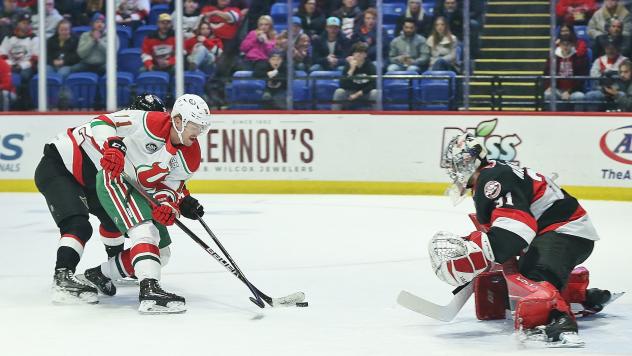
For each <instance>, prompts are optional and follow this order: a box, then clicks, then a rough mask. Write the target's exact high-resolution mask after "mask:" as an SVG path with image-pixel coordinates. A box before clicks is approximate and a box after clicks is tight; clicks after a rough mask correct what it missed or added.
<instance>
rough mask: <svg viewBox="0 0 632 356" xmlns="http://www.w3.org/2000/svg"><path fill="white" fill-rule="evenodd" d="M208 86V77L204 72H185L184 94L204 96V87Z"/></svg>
mask: <svg viewBox="0 0 632 356" xmlns="http://www.w3.org/2000/svg"><path fill="white" fill-rule="evenodd" d="M205 84H206V75H204V73H203V72H201V71H199V70H196V71H187V72H184V92H185V93H187V94H196V95H200V96H202V95H204V94H205V90H204V85H205Z"/></svg>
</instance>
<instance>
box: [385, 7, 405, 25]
mask: <svg viewBox="0 0 632 356" xmlns="http://www.w3.org/2000/svg"><path fill="white" fill-rule="evenodd" d="M382 13H383V14H384V16H383V18H382V21H383V22H384V23H385V24H395V23H397V20H398V19H399V18H400V17H401V16H402V15H403V14H404V13H406V3H403V2H398V3H389V4H382Z"/></svg>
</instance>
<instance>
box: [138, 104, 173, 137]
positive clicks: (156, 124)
mask: <svg viewBox="0 0 632 356" xmlns="http://www.w3.org/2000/svg"><path fill="white" fill-rule="evenodd" d="M146 114H147V115H146V116H145V118H144V120H145V124H146V126H145V127H146V129H147V130H148V131H149V133H150V134H151V135H153V136H156V137H159V138H161V139H163V140H165V141H167V140H169V132H170V131H171V116H169V114H168V113H166V112H159V111H147V112H146Z"/></svg>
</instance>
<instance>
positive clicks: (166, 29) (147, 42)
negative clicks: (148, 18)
mask: <svg viewBox="0 0 632 356" xmlns="http://www.w3.org/2000/svg"><path fill="white" fill-rule="evenodd" d="M175 44H176V38H175V34H174V32H173V30H172V28H171V15H169V14H167V13H164V14H160V16H159V17H158V30H157V31H156V32H153V33H150V34H149V35H148V36H147V37H145V39H144V40H143V45H142V52H143V53H142V54H141V58H142V60H143V68H141V71H152V70H160V71H165V72H169V73H171V74H173V69H174V66H175V64H176V57H175V55H174V54H175V53H174V51H175Z"/></svg>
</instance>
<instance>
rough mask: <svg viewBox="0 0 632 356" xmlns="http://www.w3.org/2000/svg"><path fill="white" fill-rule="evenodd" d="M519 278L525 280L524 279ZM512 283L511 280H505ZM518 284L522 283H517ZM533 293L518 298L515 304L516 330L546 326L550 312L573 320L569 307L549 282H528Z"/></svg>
mask: <svg viewBox="0 0 632 356" xmlns="http://www.w3.org/2000/svg"><path fill="white" fill-rule="evenodd" d="M521 278H523V279H525V277H522V276H521ZM507 282H508V284H509V283H512V282H511V279H508V280H507ZM518 283H524V281H519V282H518ZM529 287H530V288H531V289H532V290H533V292H532V293H531V294H529V295H527V296H524V297H522V298H519V299H518V301H517V303H516V311H515V319H514V327H515V328H516V329H520V328H523V329H533V328H535V327H536V326H540V325H546V324H547V323H548V322H549V317H550V315H551V311H552V310H554V309H555V310H558V311H560V312H562V313H565V314H568V315H570V316H571V318H573V319H574V317H573V314H572V313H571V310H570V306H569V305H568V303H567V302H566V300H564V298H562V296H561V295H560V292H559V291H558V290H557V289H556V288H555V287H554V286H553V285H552V284H551V283H549V282H533V281H531V282H530V286H529Z"/></svg>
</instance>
